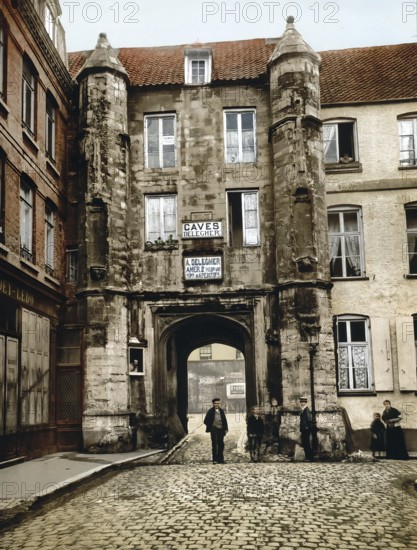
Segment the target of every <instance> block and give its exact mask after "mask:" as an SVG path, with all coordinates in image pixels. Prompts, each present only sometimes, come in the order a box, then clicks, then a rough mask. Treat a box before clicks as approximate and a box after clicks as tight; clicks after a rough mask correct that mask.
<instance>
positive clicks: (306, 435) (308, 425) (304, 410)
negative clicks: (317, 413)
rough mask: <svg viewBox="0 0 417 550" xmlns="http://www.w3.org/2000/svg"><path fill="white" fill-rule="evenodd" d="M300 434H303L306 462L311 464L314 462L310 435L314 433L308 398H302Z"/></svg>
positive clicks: (302, 440) (302, 442)
mask: <svg viewBox="0 0 417 550" xmlns="http://www.w3.org/2000/svg"><path fill="white" fill-rule="evenodd" d="M300 407H301V413H300V432H301V445H302V447H303V449H304V454H305V457H306V460H308V461H309V462H311V461H312V460H313V451H312V449H311V442H310V435H311V432H312V427H313V426H312V417H311V411H310V409H309V408H308V405H307V397H300Z"/></svg>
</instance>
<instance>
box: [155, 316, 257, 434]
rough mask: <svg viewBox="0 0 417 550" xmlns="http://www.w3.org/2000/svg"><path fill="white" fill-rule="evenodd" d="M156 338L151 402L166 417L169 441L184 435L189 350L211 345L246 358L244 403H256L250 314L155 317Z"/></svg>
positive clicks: (159, 413) (158, 412) (185, 430)
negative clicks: (239, 353) (214, 344)
mask: <svg viewBox="0 0 417 550" xmlns="http://www.w3.org/2000/svg"><path fill="white" fill-rule="evenodd" d="M156 327H157V330H158V328H159V329H160V330H159V332H160V334H159V337H158V338H157V339H156V350H155V352H156V369H155V376H154V403H155V404H156V409H157V410H156V412H157V414H158V415H160V416H162V417H165V419H166V423H167V426H168V431H169V437H170V442H171V443H175V442H176V441H178V440H179V439H181V437H183V436H184V435H185V434H186V433H187V411H188V376H187V375H188V373H187V359H188V356H189V354H190V353H191V351H193V350H194V349H196V348H199V347H201V346H205V345H208V344H213V343H220V344H226V345H228V346H231V347H234V348H236V349H238V350H239V351H241V352H242V353H243V355H244V357H245V380H246V403H247V404H248V403H254V402H256V395H257V389H256V366H255V361H254V355H255V350H254V329H253V316H252V314H251V313H247V314H246V315H242V313H238V314H236V315H234V314H233V313H228V314H219V313H198V314H189V315H179V316H169V315H168V316H164V315H161V314H160V315H158V322H157V323H156Z"/></svg>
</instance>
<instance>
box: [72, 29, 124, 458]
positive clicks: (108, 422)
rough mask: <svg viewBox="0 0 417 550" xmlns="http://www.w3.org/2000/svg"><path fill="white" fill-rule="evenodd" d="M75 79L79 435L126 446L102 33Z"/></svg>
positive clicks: (116, 156)
mask: <svg viewBox="0 0 417 550" xmlns="http://www.w3.org/2000/svg"><path fill="white" fill-rule="evenodd" d="M77 79H78V82H79V84H80V156H81V159H82V161H81V162H80V187H81V189H80V194H81V195H82V199H83V200H81V201H80V203H81V204H84V205H85V209H84V211H82V212H80V227H79V232H80V235H79V237H80V238H79V242H80V243H81V245H80V268H81V269H80V273H81V274H82V275H81V277H82V278H81V281H80V285H79V290H78V298H79V309H80V311H79V316H80V319H81V322H82V323H83V324H84V326H85V350H86V351H85V357H84V361H85V378H84V412H83V439H84V448H85V449H86V450H88V451H90V452H115V451H126V450H129V449H130V448H131V433H130V428H129V391H128V379H129V376H128V361H127V356H126V354H127V346H126V337H127V323H128V308H127V299H126V293H127V281H128V279H129V269H128V244H129V239H128V238H127V231H128V230H127V223H126V215H127V214H126V202H127V200H128V197H127V193H128V181H127V180H128V169H127V167H128V153H129V141H128V136H127V85H128V77H127V73H126V71H125V69H124V67H123V66H122V64H121V63H120V62H119V61H118V59H117V55H116V53H115V52H114V51H113V50H112V48H111V46H110V44H109V42H108V40H107V37H106V35H105V34H100V36H99V40H98V43H97V46H96V48H95V50H94V51H93V52H92V54H91V56H90V57H89V58H88V59H87V61H86V63H85V64H84V66H83V67H82V68H81V70H80V73H79V74H78V76H77Z"/></svg>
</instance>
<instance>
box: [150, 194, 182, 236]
mask: <svg viewBox="0 0 417 550" xmlns="http://www.w3.org/2000/svg"><path fill="white" fill-rule="evenodd" d="M145 211H146V212H145V214H146V241H147V244H148V243H150V244H152V243H156V242H158V241H160V242H162V243H173V242H175V243H176V242H177V196H176V195H148V196H147V197H145Z"/></svg>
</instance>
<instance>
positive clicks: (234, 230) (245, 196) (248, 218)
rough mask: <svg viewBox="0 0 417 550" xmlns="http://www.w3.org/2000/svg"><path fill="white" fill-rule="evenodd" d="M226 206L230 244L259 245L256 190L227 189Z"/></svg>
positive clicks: (236, 246)
mask: <svg viewBox="0 0 417 550" xmlns="http://www.w3.org/2000/svg"><path fill="white" fill-rule="evenodd" d="M227 207H228V220H229V244H230V246H233V247H234V248H241V247H242V246H257V245H259V244H260V234H259V206H258V191H229V192H228V193H227Z"/></svg>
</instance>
